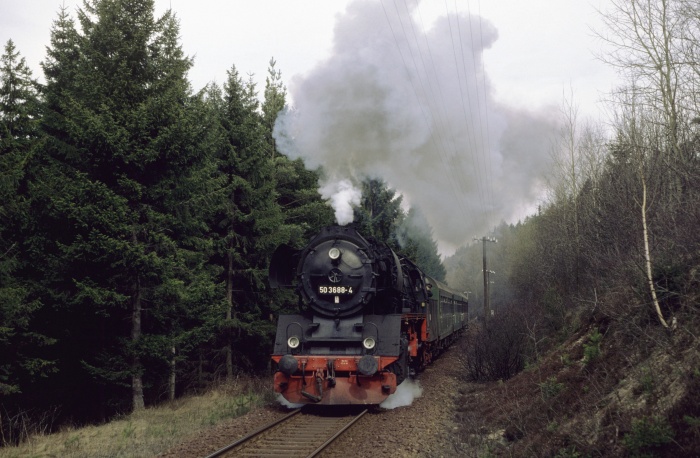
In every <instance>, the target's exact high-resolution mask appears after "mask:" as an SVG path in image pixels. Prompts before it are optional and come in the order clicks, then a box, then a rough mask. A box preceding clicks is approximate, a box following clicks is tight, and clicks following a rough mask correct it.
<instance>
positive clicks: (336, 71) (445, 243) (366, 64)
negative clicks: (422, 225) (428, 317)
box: [274, 0, 555, 252]
mask: <svg viewBox="0 0 700 458" xmlns="http://www.w3.org/2000/svg"><path fill="white" fill-rule="evenodd" d="M409 3H410V4H412V5H407V4H409ZM418 8H419V5H418V3H413V2H386V1H385V2H382V1H367V0H358V1H355V2H353V3H351V4H350V5H349V6H348V7H347V9H346V11H345V13H344V14H343V15H341V16H339V17H338V20H337V23H336V26H335V32H334V42H333V48H332V53H331V55H330V57H329V58H328V59H326V60H325V61H322V62H319V63H318V64H317V65H316V67H315V68H313V69H312V70H311V71H310V72H309V73H307V74H305V75H300V76H299V75H298V76H296V77H294V78H293V79H292V80H291V82H290V84H289V88H288V89H289V94H290V95H291V98H292V101H293V105H294V107H293V108H292V109H289V110H287V111H285V112H283V113H281V114H280V116H278V119H277V123H276V125H275V130H274V136H275V139H276V141H277V146H278V148H279V149H280V151H281V152H283V153H284V154H286V155H287V156H289V157H290V158H298V157H301V158H303V160H304V161H305V164H306V166H307V168H309V169H316V168H318V167H322V171H323V178H322V182H321V183H320V185H319V192H320V193H321V194H322V195H323V197H324V198H325V199H328V200H329V202H330V203H331V204H332V205H333V207H334V209H335V211H336V217H337V218H338V223H340V224H345V223H348V222H350V221H352V216H351V211H350V210H351V209H352V207H353V206H354V205H357V204H358V202H359V197H360V191H359V189H360V182H361V180H362V179H364V178H368V177H369V178H380V179H383V180H384V181H386V182H387V183H388V185H389V186H391V187H392V188H394V189H396V190H397V192H399V193H400V194H402V195H403V197H404V201H406V202H408V203H409V204H410V205H411V206H414V207H418V208H420V209H421V211H422V213H423V214H424V215H425V216H426V217H427V219H428V221H430V224H431V226H432V227H433V229H434V235H435V237H436V238H437V240H438V242H439V246H440V247H441V249H442V250H443V252H444V251H450V250H454V249H455V248H456V247H458V246H460V245H462V244H464V243H465V242H466V241H469V240H471V238H472V237H473V236H475V235H478V236H480V235H484V233H485V232H486V231H488V229H489V228H491V227H493V226H494V225H496V224H498V223H499V222H500V221H501V220H507V221H510V220H513V218H514V217H515V216H522V215H523V210H524V209H527V208H532V207H533V205H534V204H535V203H536V202H537V199H538V197H539V196H540V194H541V188H540V181H539V177H541V176H542V175H543V171H544V170H546V168H547V166H548V164H549V152H548V147H549V146H548V145H549V141H550V136H551V133H552V132H553V131H554V129H555V123H554V122H553V120H552V119H550V117H549V116H548V115H546V114H543V113H535V112H527V111H524V110H519V109H515V108H511V107H508V106H504V105H503V104H498V103H496V101H495V100H494V97H493V94H492V88H491V84H490V82H489V79H488V76H487V75H486V74H485V72H484V65H483V63H482V57H483V53H484V51H485V50H487V49H488V48H489V47H490V46H492V45H493V44H494V43H495V42H496V40H497V38H498V33H497V31H496V28H495V27H494V26H493V25H492V24H491V23H490V22H488V21H487V20H486V19H483V18H479V17H477V16H474V15H471V16H469V15H466V14H461V13H460V14H456V13H449V14H448V13H447V11H446V12H445V16H444V17H441V18H438V19H437V20H436V21H435V22H434V24H433V25H432V27H431V28H429V29H427V30H426V29H424V28H423V25H422V20H421V17H420V14H419V13H420V11H419V10H418Z"/></svg>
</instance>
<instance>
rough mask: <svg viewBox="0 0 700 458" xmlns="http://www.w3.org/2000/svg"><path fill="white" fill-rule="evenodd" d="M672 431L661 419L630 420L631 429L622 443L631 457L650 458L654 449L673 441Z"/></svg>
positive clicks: (665, 420) (666, 421)
mask: <svg viewBox="0 0 700 458" xmlns="http://www.w3.org/2000/svg"><path fill="white" fill-rule="evenodd" d="M673 436H674V431H673V429H672V428H671V425H670V424H669V423H668V420H667V419H665V418H662V417H642V418H637V419H635V420H632V429H631V430H630V431H629V432H628V433H627V434H625V437H623V438H622V443H623V444H624V446H625V447H626V448H627V450H629V452H630V454H631V455H632V456H652V455H650V452H652V451H653V450H654V449H656V448H658V447H660V446H662V445H664V444H668V443H669V442H671V441H672V440H673Z"/></svg>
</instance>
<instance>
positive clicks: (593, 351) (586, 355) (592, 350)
mask: <svg viewBox="0 0 700 458" xmlns="http://www.w3.org/2000/svg"><path fill="white" fill-rule="evenodd" d="M602 340H603V334H601V333H600V332H599V331H598V330H597V329H596V330H594V331H593V332H592V333H591V335H590V336H588V343H585V344H583V364H586V365H587V364H589V363H591V362H592V361H594V360H596V359H598V357H599V356H600V342H601V341H602Z"/></svg>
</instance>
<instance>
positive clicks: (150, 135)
mask: <svg viewBox="0 0 700 458" xmlns="http://www.w3.org/2000/svg"><path fill="white" fill-rule="evenodd" d="M153 12H154V2H153V1H152V0H134V1H129V2H126V1H121V0H88V1H86V2H85V3H84V6H83V8H82V9H81V10H79V11H78V19H79V22H80V28H81V32H78V31H77V30H76V28H75V25H74V23H73V21H72V20H71V18H70V17H69V16H68V15H67V13H66V12H65V10H62V11H61V13H60V14H59V18H58V20H57V21H56V22H55V23H54V28H53V30H52V35H51V37H52V38H51V46H50V47H49V49H48V58H47V61H46V62H45V63H44V71H45V75H46V101H47V113H46V116H45V117H44V122H43V128H44V130H45V131H46V133H47V135H48V138H47V147H46V149H45V153H44V156H43V157H42V161H43V164H42V165H43V167H42V170H43V172H42V173H43V175H42V176H40V177H39V179H38V180H37V187H38V190H37V193H36V194H37V201H36V205H37V210H38V211H40V210H39V209H40V208H44V209H46V215H45V217H44V218H43V221H44V226H43V227H44V230H45V231H46V236H47V237H46V238H45V240H44V241H43V242H42V243H43V247H42V248H44V252H45V253H46V257H47V266H50V267H51V269H52V270H53V272H54V273H53V274H52V275H50V276H49V277H47V281H49V282H50V285H47V286H48V287H49V289H50V290H51V291H53V292H54V294H53V297H52V300H53V301H55V302H56V303H57V305H58V306H59V307H63V308H64V312H63V313H64V314H65V315H66V316H69V317H70V320H69V321H68V323H67V330H66V334H68V336H67V337H66V339H65V340H64V342H63V350H64V351H63V352H62V354H63V355H64V358H65V359H67V360H69V361H66V363H65V364H66V366H67V367H70V368H71V370H73V371H75V370H83V371H85V370H87V372H88V374H89V375H91V376H92V378H93V379H95V380H96V381H100V382H101V383H103V384H105V386H111V387H113V388H116V387H120V386H124V387H125V386H128V387H129V391H130V398H131V402H130V404H131V407H132V408H133V409H140V408H142V407H143V406H144V377H146V380H154V378H158V375H159V374H154V373H153V371H160V370H161V369H162V370H164V371H167V370H168V369H165V368H161V367H160V366H158V365H151V364H149V365H145V364H144V361H145V360H148V361H151V360H154V361H161V362H163V363H164V365H166V366H167V364H165V361H170V362H172V360H171V359H170V358H171V356H172V349H173V348H174V347H175V344H176V341H177V336H178V335H179V336H182V333H181V332H178V331H177V330H178V328H179V326H178V325H177V320H176V319H175V318H174V317H176V316H177V314H178V313H179V312H181V311H182V310H183V308H184V304H185V303H187V302H191V298H188V297H187V296H188V294H189V292H188V290H187V286H188V285H190V284H191V283H192V282H195V283H197V284H200V285H202V283H201V282H202V281H204V284H206V279H204V280H203V279H202V277H201V276H199V274H201V272H202V263H203V258H202V257H201V255H200V254H199V252H200V250H199V248H201V247H198V246H197V245H198V243H200V242H198V241H197V240H201V238H198V234H199V233H200V232H202V230H203V228H202V227H201V220H200V219H199V218H197V212H198V209H197V208H198V201H197V196H198V195H200V193H201V190H202V188H203V187H205V186H206V183H204V182H203V181H202V180H203V179H204V177H206V175H207V173H206V167H207V166H209V165H210V164H211V163H210V162H209V161H208V158H207V156H206V155H205V154H203V153H202V152H201V151H200V149H199V145H200V143H201V142H202V141H203V138H204V136H205V135H206V129H205V128H204V126H202V125H201V122H200V118H201V114H202V110H203V105H202V104H201V103H200V102H199V101H198V98H197V97H196V96H193V95H192V93H191V89H190V86H189V82H188V81H187V78H186V76H187V71H188V70H189V68H190V66H191V60H190V59H189V58H187V57H185V56H184V54H183V52H182V49H181V47H180V45H179V43H178V33H179V24H178V22H177V20H176V18H175V17H174V16H173V14H172V12H170V11H168V12H166V13H165V14H164V15H163V16H162V17H160V18H158V19H156V18H154V14H153ZM199 290H200V291H206V290H207V288H206V287H205V286H202V287H201V288H200V289H199ZM127 323H128V325H127ZM75 338H80V339H81V344H80V345H75V344H74V343H72V342H74V341H72V340H71V339H75ZM86 343H87V344H88V345H86ZM163 353H165V354H163ZM75 361H82V368H81V369H79V368H77V367H76V364H75ZM71 362H72V363H71ZM71 364H72V365H71ZM149 368H152V372H149ZM71 375H75V374H71ZM82 377H83V378H86V377H85V376H82ZM90 389H91V390H92V389H94V383H92V385H91V387H90ZM110 393H118V391H116V390H114V389H112V390H110ZM124 398H125V397H124ZM124 398H119V401H120V402H123V400H124ZM111 403H112V404H114V401H112V402H111Z"/></svg>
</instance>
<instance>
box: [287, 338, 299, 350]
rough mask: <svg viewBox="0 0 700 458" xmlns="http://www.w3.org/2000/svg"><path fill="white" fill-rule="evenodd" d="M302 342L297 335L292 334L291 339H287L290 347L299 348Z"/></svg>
mask: <svg viewBox="0 0 700 458" xmlns="http://www.w3.org/2000/svg"><path fill="white" fill-rule="evenodd" d="M300 343H301V341H300V340H299V337H297V336H292V337H290V338H289V339H287V345H289V348H297V347H298V346H299V344H300Z"/></svg>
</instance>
